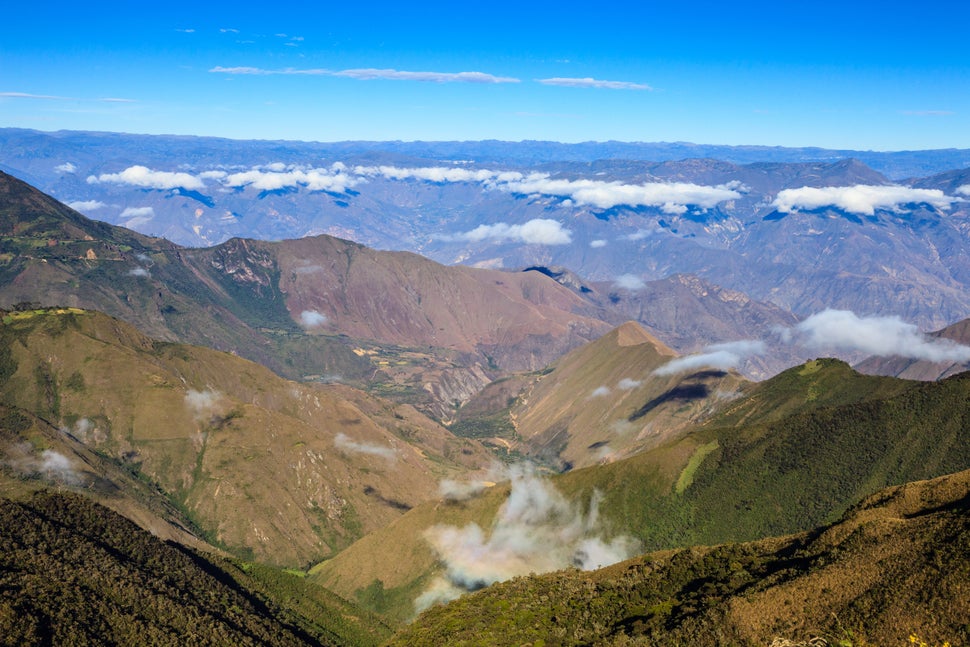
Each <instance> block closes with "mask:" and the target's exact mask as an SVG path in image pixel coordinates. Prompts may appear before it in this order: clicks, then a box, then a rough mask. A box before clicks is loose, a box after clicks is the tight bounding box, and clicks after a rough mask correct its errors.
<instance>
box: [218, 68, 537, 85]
mask: <svg viewBox="0 0 970 647" xmlns="http://www.w3.org/2000/svg"><path fill="white" fill-rule="evenodd" d="M209 71H210V72H213V73H218V74H242V75H253V76H270V75H294V76H335V77H345V78H351V79H358V80H361V81H374V80H390V81H420V82H425V83H485V84H490V83H519V82H520V81H519V79H516V78H512V77H508V76H496V75H494V74H487V73H485V72H412V71H408V70H395V69H390V68H386V69H379V68H356V69H349V70H328V69H324V68H308V69H300V68H292V67H287V68H281V69H275V70H274V69H267V68H261V67H248V66H238V67H224V66H221V65H217V66H215V67H213V68H211V69H210V70H209Z"/></svg>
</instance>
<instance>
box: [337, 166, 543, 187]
mask: <svg viewBox="0 0 970 647" xmlns="http://www.w3.org/2000/svg"><path fill="white" fill-rule="evenodd" d="M353 171H354V173H356V174H357V175H364V176H367V177H383V178H385V179H388V180H424V181H427V182H479V183H482V184H485V185H486V186H495V185H497V184H499V183H502V182H514V181H517V180H521V179H522V178H523V177H524V176H523V175H522V174H521V173H519V172H517V171H492V170H489V169H464V168H455V167H448V166H424V167H416V168H408V167H403V168H402V167H398V166H355V167H354V169H353Z"/></svg>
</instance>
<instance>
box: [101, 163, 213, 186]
mask: <svg viewBox="0 0 970 647" xmlns="http://www.w3.org/2000/svg"><path fill="white" fill-rule="evenodd" d="M87 182H88V184H98V183H111V184H127V185H130V186H137V187H141V188H145V189H158V190H167V189H188V190H199V189H204V188H205V184H204V183H203V182H202V180H200V179H199V178H197V177H195V176H194V175H191V174H189V173H172V172H170V171H154V170H152V169H150V168H148V167H146V166H140V165H136V166H129V167H128V168H126V169H125V170H124V171H121V172H120V173H102V174H101V175H98V176H94V175H92V176H90V177H88V179H87Z"/></svg>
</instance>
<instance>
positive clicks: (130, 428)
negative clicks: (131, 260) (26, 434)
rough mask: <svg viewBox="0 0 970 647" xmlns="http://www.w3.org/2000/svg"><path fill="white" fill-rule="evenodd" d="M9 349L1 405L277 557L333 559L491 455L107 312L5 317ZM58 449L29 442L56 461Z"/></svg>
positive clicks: (268, 558) (442, 432)
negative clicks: (158, 336)
mask: <svg viewBox="0 0 970 647" xmlns="http://www.w3.org/2000/svg"><path fill="white" fill-rule="evenodd" d="M0 358H2V362H0V366H2V375H0V377H2V379H0V403H3V404H5V405H8V406H12V407H19V408H21V409H23V410H26V411H28V412H30V413H31V414H33V415H36V416H37V417H39V418H41V419H42V420H45V421H47V422H48V423H49V424H50V425H52V426H54V427H56V428H59V429H60V430H61V431H60V433H61V434H63V435H66V436H69V437H71V438H72V439H73V441H76V442H77V443H80V444H82V445H84V446H85V447H86V448H88V449H90V450H94V451H96V452H97V453H98V454H100V455H102V456H104V457H107V458H109V459H111V460H113V461H115V462H116V463H118V464H120V465H122V466H123V467H124V468H125V469H126V470H127V471H128V472H130V473H131V474H134V475H137V476H138V477H139V478H140V479H144V480H146V481H147V482H149V483H152V484H154V485H155V486H156V487H158V488H160V489H161V491H162V492H163V493H164V494H165V495H166V496H167V497H168V498H169V499H170V500H171V501H173V502H174V503H175V504H176V505H177V506H178V507H179V508H180V509H181V510H182V511H183V512H184V514H185V515H187V516H188V517H189V518H190V519H191V520H192V522H193V523H194V525H195V527H197V528H199V529H200V531H201V532H202V533H203V534H204V536H205V538H206V539H207V540H209V541H210V542H212V543H214V544H216V545H218V546H220V547H223V548H225V549H227V550H229V551H230V552H232V553H234V554H236V555H239V556H243V557H249V558H255V559H258V560H260V561H262V562H267V563H271V564H275V565H286V566H304V565H306V564H308V563H311V562H313V561H317V560H319V559H321V558H324V557H327V556H330V555H332V554H333V553H335V552H336V551H338V550H340V549H342V548H343V547H345V546H347V545H349V544H350V543H352V542H353V541H354V540H355V539H357V538H359V537H360V536H362V535H363V534H365V533H368V532H370V531H373V530H375V529H377V528H379V527H381V526H384V525H385V524H387V523H388V522H389V521H391V520H392V519H394V518H396V517H398V516H400V515H401V514H402V513H403V512H404V511H406V510H408V509H410V508H411V507H413V506H416V505H418V504H420V503H421V502H423V501H426V500H428V499H431V498H433V497H434V496H435V495H436V493H437V489H438V480H439V479H441V478H445V477H451V478H455V477H459V476H461V475H464V474H466V473H469V472H470V471H474V470H475V469H476V468H479V467H482V466H485V465H487V464H488V463H489V462H490V458H489V454H488V452H487V451H486V450H484V449H483V448H482V447H481V446H480V445H478V444H477V443H476V442H474V441H469V440H464V439H459V438H456V437H454V436H453V435H452V434H451V433H449V432H448V431H447V430H446V429H444V428H443V427H441V426H439V425H437V424H436V423H434V422H432V421H431V420H430V419H428V418H427V417H426V416H424V415H423V414H420V413H418V412H417V411H416V410H415V409H414V408H413V407H410V406H408V405H397V404H393V403H391V402H388V401H385V400H381V399H378V398H375V397H373V396H370V395H367V394H365V393H363V392H362V391H358V390H356V389H353V388H351V387H348V386H345V385H339V384H332V385H322V384H300V383H296V382H291V381H288V380H284V379H282V378H280V377H278V376H277V375H275V374H274V373H272V372H271V371H269V370H268V369H266V368H264V367H262V366H260V365H258V364H254V363H252V362H250V361H248V360H244V359H241V358H239V357H236V356H233V355H231V354H228V353H221V352H218V351H213V350H210V349H206V348H201V347H194V346H188V345H183V344H174V343H165V342H157V341H153V340H151V339H149V338H148V337H146V336H144V335H142V334H141V333H139V332H138V331H137V330H135V329H134V328H133V327H131V326H130V325H128V324H125V323H123V322H121V321H118V320H116V319H111V318H109V317H107V316H105V315H103V314H100V313H95V312H89V311H81V310H76V309H59V310H28V311H21V312H11V313H6V314H5V316H4V317H3V321H2V324H0ZM48 446H49V441H44V440H39V441H37V442H36V443H33V444H31V443H28V444H27V446H24V447H20V449H18V450H17V451H19V452H20V453H21V454H23V455H24V459H25V460H32V461H33V462H34V463H35V464H43V463H44V461H45V455H44V454H43V452H44V450H46V449H48ZM5 449H6V451H7V452H8V453H9V452H10V451H11V447H10V446H9V445H8V447H6V448H5ZM64 461H65V466H66V467H70V466H71V465H75V464H77V463H78V462H79V461H78V460H77V458H73V459H72V458H70V457H68V458H64ZM35 471H40V472H43V470H35ZM41 476H43V474H41Z"/></svg>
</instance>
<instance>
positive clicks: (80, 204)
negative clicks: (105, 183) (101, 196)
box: [66, 200, 107, 213]
mask: <svg viewBox="0 0 970 647" xmlns="http://www.w3.org/2000/svg"><path fill="white" fill-rule="evenodd" d="M66 204H67V206H69V207H70V208H71V209H74V210H75V211H80V212H82V213H83V212H85V211H96V210H98V209H103V208H104V207H106V206H107V205H106V204H105V203H103V202H101V201H100V200H75V201H74V202H67V203H66Z"/></svg>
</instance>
